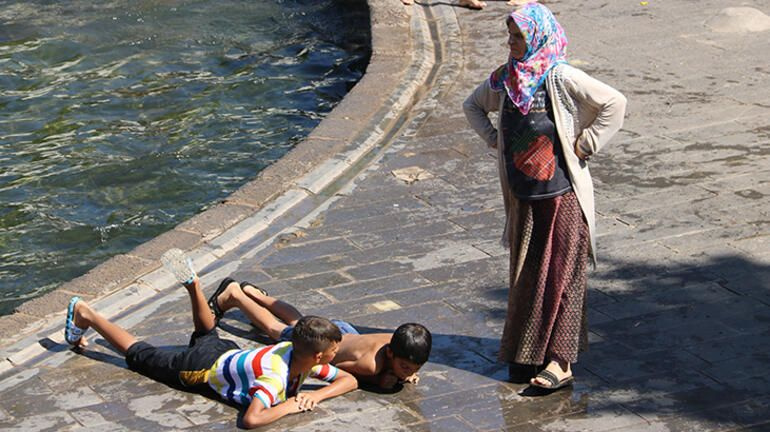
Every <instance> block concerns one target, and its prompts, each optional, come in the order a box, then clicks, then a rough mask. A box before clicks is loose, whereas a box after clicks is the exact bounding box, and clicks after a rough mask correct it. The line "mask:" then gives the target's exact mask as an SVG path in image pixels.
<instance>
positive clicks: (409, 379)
mask: <svg viewBox="0 0 770 432" xmlns="http://www.w3.org/2000/svg"><path fill="white" fill-rule="evenodd" d="M404 382H405V383H410V384H417V383H418V382H420V376H419V375H417V373H413V374H411V375H409V376H408V377H406V378H404Z"/></svg>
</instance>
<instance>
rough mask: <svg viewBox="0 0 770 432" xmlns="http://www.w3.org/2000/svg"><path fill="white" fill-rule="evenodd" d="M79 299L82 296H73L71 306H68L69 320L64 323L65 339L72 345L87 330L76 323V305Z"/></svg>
mask: <svg viewBox="0 0 770 432" xmlns="http://www.w3.org/2000/svg"><path fill="white" fill-rule="evenodd" d="M79 301H80V297H78V296H75V297H72V298H71V299H70V304H69V306H67V322H66V324H65V325H64V340H66V341H67V343H69V344H70V345H77V343H78V341H79V340H80V338H82V337H83V333H85V330H83V329H82V328H80V327H78V326H76V325H75V305H76V304H77V303H78V302H79Z"/></svg>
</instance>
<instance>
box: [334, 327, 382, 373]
mask: <svg viewBox="0 0 770 432" xmlns="http://www.w3.org/2000/svg"><path fill="white" fill-rule="evenodd" d="M391 337H393V334H392V333H372V334H363V335H358V334H345V335H343V336H342V342H340V346H339V351H338V352H337V355H336V356H335V357H334V360H332V364H334V365H336V366H337V367H339V368H340V369H343V370H346V371H348V372H350V373H352V374H354V375H356V376H359V377H363V376H375V375H377V374H379V373H381V372H382V371H383V370H384V369H387V368H388V366H387V362H388V359H387V356H386V354H385V349H384V348H385V347H386V346H387V345H388V343H390V339H391Z"/></svg>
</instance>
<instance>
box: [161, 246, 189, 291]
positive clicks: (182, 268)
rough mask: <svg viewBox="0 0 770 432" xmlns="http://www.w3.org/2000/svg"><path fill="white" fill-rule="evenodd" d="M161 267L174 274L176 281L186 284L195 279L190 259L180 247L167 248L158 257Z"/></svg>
mask: <svg viewBox="0 0 770 432" xmlns="http://www.w3.org/2000/svg"><path fill="white" fill-rule="evenodd" d="M160 262H162V263H163V267H164V268H165V269H166V270H168V271H169V272H171V274H173V275H174V277H175V278H176V280H177V281H179V282H180V283H182V284H184V285H187V284H191V283H192V282H193V281H194V280H195V276H196V274H195V270H194V269H193V265H192V260H191V259H190V257H188V256H187V255H185V253H184V252H183V251H182V250H180V249H169V250H167V251H166V253H164V254H163V256H161V257H160Z"/></svg>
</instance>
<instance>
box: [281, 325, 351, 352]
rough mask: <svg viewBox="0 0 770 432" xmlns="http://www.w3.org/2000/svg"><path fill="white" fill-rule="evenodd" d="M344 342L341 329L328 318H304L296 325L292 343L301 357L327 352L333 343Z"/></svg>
mask: <svg viewBox="0 0 770 432" xmlns="http://www.w3.org/2000/svg"><path fill="white" fill-rule="evenodd" d="M341 340H342V333H341V332H340V329H339V327H337V326H336V325H334V323H332V322H331V321H329V320H328V319H326V318H321V317H317V316H313V315H307V316H303V317H302V318H300V319H299V321H297V324H295V325H294V331H293V333H292V335H291V343H292V344H293V345H294V351H295V352H296V353H297V354H299V355H312V354H315V353H319V352H323V351H326V349H328V348H329V345H331V344H332V342H339V341H341Z"/></svg>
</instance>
